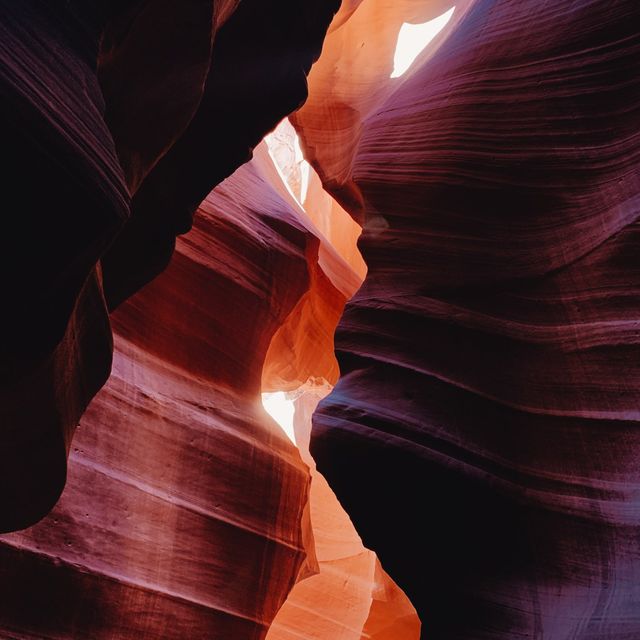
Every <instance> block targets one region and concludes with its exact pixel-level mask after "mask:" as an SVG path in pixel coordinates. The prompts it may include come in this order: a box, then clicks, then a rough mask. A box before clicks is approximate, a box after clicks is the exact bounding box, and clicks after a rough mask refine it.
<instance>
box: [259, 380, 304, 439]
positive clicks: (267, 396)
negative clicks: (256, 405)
mask: <svg viewBox="0 0 640 640" xmlns="http://www.w3.org/2000/svg"><path fill="white" fill-rule="evenodd" d="M287 395H288V394H287V393H285V392H284V391H275V392H273V393H263V394H262V406H263V407H264V408H265V411H266V412H267V413H268V414H269V415H270V416H271V417H272V418H273V419H274V420H275V421H276V422H277V423H278V424H279V425H280V426H281V427H282V430H283V431H284V432H285V433H286V434H287V436H288V437H289V440H291V442H293V444H296V436H295V433H294V430H293V414H294V413H295V406H294V400H293V399H289V398H288V397H287Z"/></svg>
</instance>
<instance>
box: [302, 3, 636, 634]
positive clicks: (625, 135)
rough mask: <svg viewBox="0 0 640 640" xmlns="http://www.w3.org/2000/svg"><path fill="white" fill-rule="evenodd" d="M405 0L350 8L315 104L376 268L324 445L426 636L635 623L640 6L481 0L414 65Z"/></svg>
mask: <svg viewBox="0 0 640 640" xmlns="http://www.w3.org/2000/svg"><path fill="white" fill-rule="evenodd" d="M402 6H404V5H402ZM402 6H401V5H398V6H397V7H396V5H394V6H393V7H390V6H388V5H387V4H386V3H382V2H379V3H376V2H372V1H371V2H368V1H367V0H365V1H364V2H362V3H361V4H360V5H359V6H358V7H357V8H356V10H355V12H352V13H351V14H350V15H348V16H346V17H344V16H343V20H342V21H341V22H340V23H336V24H334V26H333V27H332V29H331V32H330V35H329V36H328V38H327V40H326V42H325V48H324V52H323V56H322V58H321V60H320V61H319V63H318V65H316V66H315V67H314V69H313V71H312V74H311V76H310V100H309V102H307V104H306V105H305V106H304V107H303V108H302V109H301V111H299V112H298V113H297V114H296V116H295V118H293V122H294V124H295V126H296V127H297V129H298V131H299V133H300V135H301V138H302V141H303V148H304V149H305V150H306V152H307V156H308V158H309V159H310V160H311V161H312V164H314V166H315V167H316V168H317V170H318V172H319V174H320V175H321V176H322V179H323V182H324V184H325V186H327V188H328V189H329V190H331V191H332V192H333V193H334V194H335V195H336V197H337V198H339V199H340V201H341V202H342V204H343V205H345V206H346V207H347V208H348V209H349V210H350V211H351V212H352V214H353V215H354V216H356V217H359V218H361V219H363V220H364V221H365V230H364V233H363V236H362V238H361V240H360V243H359V246H360V248H361V250H362V253H363V256H364V258H365V261H366V263H367V265H368V268H369V272H368V275H367V279H366V281H365V284H364V285H363V287H362V288H361V289H360V290H359V292H358V293H357V294H356V296H355V298H354V299H353V300H352V301H351V302H350V303H348V305H347V307H346V311H345V315H344V317H343V319H342V321H341V324H340V327H339V330H338V333H337V337H336V341H337V350H338V359H339V362H340V368H341V371H342V377H341V379H340V381H339V382H338V384H337V386H336V388H335V390H334V392H333V393H332V394H331V395H330V396H329V397H328V398H327V399H326V400H324V401H323V402H322V403H321V405H320V409H319V412H318V413H316V415H315V422H314V428H313V436H312V442H311V452H312V454H313V455H314V458H315V459H316V461H317V464H318V469H319V470H320V471H321V472H322V473H323V474H324V475H325V476H326V477H327V479H328V481H329V483H330V485H331V487H332V488H333V489H334V490H335V491H336V493H337V495H338V498H339V499H340V502H341V503H342V504H343V506H344V507H345V508H346V510H347V512H348V513H349V514H350V516H351V517H352V519H353V521H354V524H355V525H356V528H357V529H358V531H359V533H360V534H361V535H362V538H363V541H364V543H365V544H366V545H367V546H368V547H370V548H372V549H374V550H375V551H377V553H378V555H379V557H380V559H381V561H382V562H383V564H384V566H385V568H386V569H387V571H389V574H390V575H391V576H392V577H393V578H394V579H395V580H396V581H397V582H398V584H399V585H400V586H401V587H402V588H404V589H405V591H406V592H407V594H408V595H409V597H410V598H411V600H412V602H413V604H414V605H415V606H416V608H417V609H418V612H419V614H420V617H421V619H422V622H423V635H424V637H430V638H442V639H445V640H452V639H456V638H469V639H473V640H477V639H478V638H491V639H492V640H493V639H496V638H501V639H503V638H504V639H507V638H508V639H513V638H521V637H531V638H551V639H553V640H556V639H568V638H580V639H582V640H584V639H593V640H596V639H597V640H604V639H611V640H613V639H614V638H615V639H616V640H621V639H626V640H631V639H632V638H635V637H637V636H638V635H639V634H640V547H639V538H638V531H639V530H640V505H639V503H638V497H637V496H638V490H639V489H640V467H639V466H638V452H639V450H640V449H639V448H640V441H639V439H638V433H639V430H638V419H639V417H640V415H639V407H640V392H639V382H640V371H639V370H638V364H639V363H640V357H639V355H640V354H639V349H638V344H639V340H638V336H639V333H638V327H639V326H640V325H639V321H640V309H639V300H640V297H639V295H638V293H639V285H640V265H639V263H638V249H639V240H640V228H639V227H638V222H637V220H638V216H639V213H640V176H639V171H638V162H639V160H640V135H639V122H640V112H639V108H640V79H639V76H638V74H637V66H638V60H639V59H640V39H639V37H638V32H637V28H636V27H635V25H636V24H637V23H638V20H639V18H640V13H639V9H638V6H637V3H634V2H631V1H626V2H625V1H621V2H614V3H611V2H604V1H601V0H590V1H587V0H585V1H581V2H554V3H547V2H533V1H525V2H508V1H506V0H504V1H503V0H491V1H489V0H477V1H476V2H472V3H465V4H464V5H462V4H461V5H459V6H458V7H457V8H456V11H455V12H454V17H453V18H452V20H451V21H450V23H449V25H448V26H447V28H446V29H445V30H444V31H443V32H442V34H441V35H440V36H438V37H437V38H436V39H435V40H434V41H433V42H432V43H431V45H429V47H427V49H426V50H425V52H424V53H423V54H421V56H420V57H419V58H418V60H417V61H416V62H415V63H414V65H413V66H412V67H411V68H410V69H409V71H408V72H407V73H406V74H405V75H404V76H402V77H400V78H397V79H390V78H388V75H389V72H390V70H391V68H392V63H391V61H390V60H388V59H387V58H384V59H382V60H380V59H376V57H375V55H374V54H372V53H370V54H369V55H367V54H366V53H365V50H366V49H367V40H366V39H365V34H379V36H375V35H372V36H371V37H372V38H375V37H380V38H384V36H383V33H384V32H385V28H384V25H382V24H381V29H380V30H375V29H373V27H374V26H375V25H376V24H377V22H376V21H377V20H378V19H379V20H382V21H384V24H387V23H388V22H389V21H393V20H395V22H394V24H396V25H397V24H399V23H400V22H403V21H413V18H411V17H407V14H403V13H402ZM423 6H426V5H423ZM450 6H452V5H451V3H444V5H443V4H442V3H435V4H434V5H433V7H434V8H435V9H436V10H435V11H434V12H433V14H430V15H437V14H438V12H442V11H445V10H447V9H448V8H449V7H450ZM390 13H392V14H394V17H391V16H390V15H389V14H390ZM430 15H424V14H423V15H422V16H421V18H420V19H421V20H426V19H429V17H430ZM391 35H393V34H391ZM363 43H364V44H363ZM392 50H393V46H392V45H389V46H384V47H382V46H376V48H375V51H381V52H382V53H384V55H385V56H386V55H387V54H388V53H389V52H390V51H392ZM382 53H381V54H380V55H382ZM376 65H378V66H380V65H382V67H383V70H379V71H377V72H375V73H374V72H373V71H372V67H374V66H376ZM385 74H386V78H385V77H384V76H385ZM378 79H380V82H378Z"/></svg>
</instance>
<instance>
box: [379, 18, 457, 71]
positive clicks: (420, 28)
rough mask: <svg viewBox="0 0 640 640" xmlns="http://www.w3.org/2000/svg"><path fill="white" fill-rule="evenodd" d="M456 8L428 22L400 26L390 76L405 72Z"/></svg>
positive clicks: (445, 23)
mask: <svg viewBox="0 0 640 640" xmlns="http://www.w3.org/2000/svg"><path fill="white" fill-rule="evenodd" d="M454 10H455V7H451V9H449V11H447V12H446V13H443V14H442V15H441V16H438V17H437V18H434V19H433V20H429V21H428V22H423V23H422V24H410V23H409V22H405V23H404V24H403V25H402V26H401V27H400V33H399V34H398V42H397V44H396V51H395V53H394V55H393V71H392V72H391V75H390V76H389V77H390V78H399V77H400V76H401V75H403V74H404V73H405V71H406V70H407V69H408V68H409V67H410V66H411V65H412V64H413V61H414V60H415V59H416V58H417V57H418V56H419V55H420V53H421V52H422V51H423V50H424V48H425V47H426V46H427V45H428V44H429V43H430V42H431V41H432V40H433V39H434V38H435V37H436V36H437V35H438V34H439V33H440V32H441V31H442V30H443V29H444V28H445V27H446V25H447V23H448V22H449V20H451V16H452V15H453V12H454Z"/></svg>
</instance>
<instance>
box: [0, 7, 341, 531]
mask: <svg viewBox="0 0 640 640" xmlns="http://www.w3.org/2000/svg"><path fill="white" fill-rule="evenodd" d="M292 6H293V3H292V2H291V1H289V0H279V1H278V2H275V3H270V5H269V7H265V6H264V4H263V3H260V2H256V1H254V0H247V1H246V2H243V3H242V6H239V5H237V3H235V2H233V1H232V0H221V1H219V2H210V1H209V2H205V1H204V0H200V1H197V0H189V1H187V2H184V3H180V4H179V6H178V5H177V4H176V3H171V2H165V1H164V0H153V1H151V2H134V1H133V0H130V1H127V0H118V1H115V0H114V1H113V2H104V1H101V0H100V1H99V0H94V1H90V2H76V1H75V0H74V1H71V2H50V3H45V2H40V1H39V0H25V2H24V3H14V2H10V1H9V0H6V1H4V2H2V4H0V10H1V12H2V16H1V17H2V27H1V28H2V45H1V49H0V53H1V54H2V61H3V65H2V71H1V72H0V74H1V75H0V82H1V87H0V89H1V91H2V97H3V101H2V102H3V109H4V110H5V111H4V112H3V113H4V115H5V118H4V123H5V142H6V149H7V152H8V156H9V157H10V158H11V162H10V163H9V165H10V166H9V167H8V169H7V172H8V175H7V184H8V185H9V186H8V190H9V192H8V194H7V196H8V197H10V201H12V202H16V203H18V202H19V203H20V214H19V215H18V214H16V215H11V216H9V219H8V221H7V227H6V228H5V232H6V233H7V237H9V238H12V242H11V243H9V246H8V247H7V249H6V251H5V252H3V262H2V265H1V266H2V269H1V270H0V271H1V273H2V287H3V291H4V292H6V293H5V300H6V304H7V307H8V308H10V309H11V313H7V314H5V317H3V320H2V329H3V332H2V334H3V336H5V342H4V343H3V347H2V364H1V367H2V369H1V370H0V376H1V378H0V379H1V384H0V400H1V402H0V406H1V407H2V408H1V409H0V411H1V413H0V419H1V420H2V435H1V439H0V452H1V455H2V464H0V469H1V471H0V485H1V486H2V489H1V491H0V531H10V530H15V529H19V528H22V527H25V526H28V525H30V524H33V523H34V522H35V521H37V520H38V519H39V518H41V517H43V516H44V515H45V514H46V513H47V512H48V511H49V510H50V509H51V507H52V506H53V504H54V503H55V501H56V500H57V498H58V496H59V494H60V492H61V491H62V488H63V486H64V481H65V474H66V457H67V454H68V451H69V447H70V444H71V439H72V436H73V432H74V430H75V427H76V424H77V423H78V421H79V419H80V417H81V415H82V413H83V411H84V410H85V408H86V406H87V404H88V403H89V401H90V400H91V398H92V397H93V396H94V395H95V394H96V392H97V391H98V390H99V389H100V387H101V386H102V385H103V384H104V382H105V381H106V379H107V377H108V375H109V371H110V367H111V351H112V344H111V343H112V337H111V330H110V327H109V318H108V314H107V309H109V310H113V309H115V308H116V307H117V306H118V305H119V304H121V303H122V302H123V301H124V300H125V299H126V298H127V297H129V296H130V295H132V294H133V293H135V292H136V291H137V290H138V289H139V288H140V287H141V286H142V285H144V284H146V283H147V282H148V281H150V280H151V279H152V278H153V277H154V276H155V275H157V274H158V273H160V272H161V271H162V269H163V268H164V267H165V266H166V265H167V263H168V261H169V258H170V256H171V254H172V252H173V248H174V245H175V236H176V234H177V233H180V232H184V231H186V230H187V229H188V228H190V226H191V220H192V215H193V212H194V211H195V209H196V208H197V206H198V205H199V203H200V202H201V201H202V200H203V199H204V198H205V197H206V196H207V194H208V193H209V192H210V191H211V189H212V188H213V187H214V186H215V185H216V184H218V183H219V182H221V181H222V180H223V179H224V178H225V177H227V176H229V175H230V174H231V173H232V172H233V171H234V170H235V168H237V167H238V166H239V165H240V164H242V163H243V162H245V161H246V160H247V159H248V158H249V157H250V154H251V149H252V148H253V147H254V146H255V145H256V144H257V143H258V142H259V140H260V139H261V138H262V136H263V135H264V134H265V133H266V132H267V131H268V130H269V129H270V128H272V127H274V126H275V124H276V123H277V122H278V121H279V120H280V119H281V118H282V117H283V116H284V115H286V114H287V113H288V112H289V111H291V110H292V109H293V108H295V107H296V106H297V105H299V104H300V103H301V102H302V101H303V100H304V98H305V96H306V80H305V74H306V73H307V72H308V70H309V67H310V65H311V63H312V61H313V59H314V58H315V57H317V55H318V54H319V51H320V46H321V43H322V38H323V35H324V31H325V30H326V27H327V25H328V23H329V21H330V18H331V15H332V12H333V11H335V9H336V8H337V3H336V2H333V1H323V0H314V1H313V2H310V3H307V4H306V5H305V9H304V11H299V10H297V11H295V12H294V11H292V10H291V9H292ZM296 6H297V4H296ZM186 31H188V33H187V32H186ZM212 60H214V63H212V62H211V61H212ZM272 66H273V68H274V70H273V71H271V69H272ZM99 81H100V82H99ZM258 98H259V99H258ZM152 105H155V106H152ZM207 158H209V159H211V161H210V162H207V161H206V159H207ZM130 193H133V194H134V195H133V199H132V201H131V203H130V202H129V201H130ZM27 239H28V241H27Z"/></svg>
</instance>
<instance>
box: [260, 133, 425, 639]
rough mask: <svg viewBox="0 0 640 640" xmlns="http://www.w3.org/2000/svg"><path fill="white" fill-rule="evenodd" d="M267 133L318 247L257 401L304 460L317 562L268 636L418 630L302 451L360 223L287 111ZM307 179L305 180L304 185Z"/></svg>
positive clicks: (356, 276)
mask: <svg viewBox="0 0 640 640" xmlns="http://www.w3.org/2000/svg"><path fill="white" fill-rule="evenodd" d="M266 143H267V147H268V149H269V153H270V155H271V157H272V158H273V160H274V164H275V165H276V166H277V167H278V173H279V176H280V177H281V179H282V184H283V185H284V186H285V188H286V192H285V193H286V195H288V196H289V199H290V200H291V202H292V203H294V204H295V205H297V206H296V209H297V211H298V215H299V218H300V220H301V221H303V222H304V223H305V224H306V225H307V228H309V230H310V231H313V233H314V234H315V235H316V237H317V238H318V240H319V247H318V249H317V250H316V251H314V252H313V253H308V254H307V261H308V270H309V273H310V283H309V289H308V291H307V293H306V294H305V295H304V296H303V297H302V298H300V300H299V302H298V304H297V305H296V307H295V308H294V309H293V310H292V312H291V313H290V314H289V316H288V317H287V319H286V321H285V322H284V323H283V324H282V325H281V327H280V329H279V330H278V331H277V332H276V334H275V335H274V337H273V339H272V342H271V345H270V346H269V350H268V352H267V355H266V359H265V364H264V368H263V371H262V389H263V392H264V393H263V403H264V406H265V408H266V409H267V410H268V411H269V413H270V414H271V415H272V416H274V418H275V419H276V420H277V421H278V422H279V423H280V424H281V426H282V428H283V429H284V431H285V432H286V433H287V435H288V436H289V438H290V439H291V440H293V441H294V442H295V443H296V445H297V446H298V449H299V450H300V454H301V456H302V459H303V460H304V462H305V463H306V464H307V465H308V466H309V469H310V475H311V488H310V493H309V504H308V515H309V524H310V531H309V533H310V535H308V536H307V538H306V540H305V542H306V548H307V553H309V554H312V555H313V557H314V558H315V559H316V560H317V564H316V566H315V568H314V570H313V571H312V572H309V573H307V574H306V575H304V576H301V577H303V578H304V579H303V580H301V581H299V582H298V583H297V584H296V585H295V586H294V587H293V589H292V591H291V592H290V593H289V596H288V597H287V600H286V601H285V603H284V605H283V606H282V608H281V609H280V610H279V612H278V614H277V616H276V617H275V619H274V621H273V624H272V625H271V628H270V629H269V633H268V635H267V640H294V639H297V638H301V637H302V638H307V639H308V640H360V639H361V638H377V639H378V640H384V639H385V638H386V639H387V640H391V639H399V638H402V639H403V640H418V638H419V636H420V620H419V618H418V616H417V614H416V611H415V609H414V607H413V605H412V604H411V602H410V601H409V599H408V598H407V596H406V595H405V594H404V592H403V591H402V590H401V589H400V588H399V587H398V586H397V585H396V584H395V583H394V581H393V580H392V579H391V578H390V577H389V576H388V575H387V574H386V573H385V571H384V570H383V568H382V566H381V565H380V562H379V561H378V558H377V556H376V554H375V553H374V552H372V551H371V550H369V549H367V548H365V547H364V545H363V543H362V540H361V538H360V536H359V535H358V533H357V532H356V530H355V528H354V526H353V524H352V522H351V520H350V519H349V516H348V514H347V513H345V511H344V509H343V508H342V506H341V505H340V503H339V502H338V500H337V498H336V496H335V494H334V493H333V491H332V490H331V488H330V487H329V486H328V484H327V482H326V480H325V478H324V477H323V476H322V474H320V473H318V472H317V470H316V468H315V462H314V461H313V458H312V457H311V455H310V454H309V438H310V434H311V416H312V413H313V411H314V410H315V408H316V406H317V404H318V402H319V400H320V399H321V398H323V397H324V396H325V395H326V394H327V393H329V391H330V390H331V389H332V385H333V384H335V382H336V380H337V378H338V371H337V366H336V362H335V357H334V345H333V333H334V331H335V327H336V325H337V323H338V320H339V318H340V315H341V313H342V310H343V308H344V305H345V302H346V301H347V299H349V298H350V297H351V296H352V295H353V294H354V293H355V291H356V290H357V289H358V287H359V286H360V284H361V282H362V279H363V277H364V272H365V267H364V263H363V262H362V258H361V256H360V253H359V252H358V250H357V248H356V240H357V237H358V235H359V233H360V229H359V227H358V226H357V225H356V224H355V223H354V222H353V221H352V220H351V218H350V217H349V215H348V214H347V212H346V211H344V209H342V207H340V205H339V204H338V203H336V202H335V201H333V199H332V198H331V196H329V194H328V193H326V192H325V191H323V190H322V188H321V187H320V184H319V178H318V176H317V175H316V174H315V172H314V171H313V169H312V168H311V167H309V166H308V164H307V163H306V162H305V161H304V160H302V161H301V160H300V159H299V153H298V148H299V147H298V141H297V139H296V136H295V133H294V131H293V129H292V128H291V125H290V124H289V123H288V122H287V121H284V122H282V123H281V124H280V125H279V126H278V128H277V129H276V130H275V132H273V133H272V134H270V135H269V136H267V138H266ZM305 165H306V166H305ZM305 182H306V183H307V184H310V185H312V188H307V189H305V188H304V184H305ZM305 195H306V197H305Z"/></svg>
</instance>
